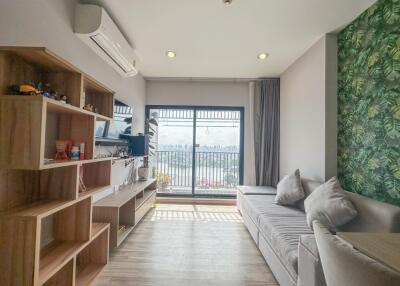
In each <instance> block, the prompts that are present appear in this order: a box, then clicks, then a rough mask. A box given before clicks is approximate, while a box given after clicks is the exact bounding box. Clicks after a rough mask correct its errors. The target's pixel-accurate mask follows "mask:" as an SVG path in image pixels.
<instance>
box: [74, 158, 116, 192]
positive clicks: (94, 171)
mask: <svg viewBox="0 0 400 286" xmlns="http://www.w3.org/2000/svg"><path fill="white" fill-rule="evenodd" d="M79 172H80V176H81V177H82V181H83V183H84V185H85V187H86V190H85V191H83V192H80V193H79V197H83V196H88V195H94V194H95V193H98V192H100V191H103V190H106V189H108V188H110V187H111V160H107V161H99V162H94V163H93V162H92V163H86V164H82V166H81V167H80V170H79Z"/></svg>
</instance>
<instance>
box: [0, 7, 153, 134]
mask: <svg viewBox="0 0 400 286" xmlns="http://www.w3.org/2000/svg"><path fill="white" fill-rule="evenodd" d="M76 3H77V0H1V3H0V45H2V46H7V45H8V46H41V47H42V46H44V47H47V48H49V49H50V50H51V51H53V52H54V53H56V54H57V55H59V56H61V57H62V58H64V59H65V60H67V61H69V62H71V63H73V64H74V65H75V66H77V67H78V68H79V69H81V70H82V71H84V72H86V73H87V74H89V75H91V76H93V77H94V78H96V79H97V80H99V81H101V82H102V83H104V84H105V85H107V86H108V87H109V88H111V89H112V90H114V91H115V92H116V97H117V98H118V99H120V100H121V101H123V102H125V103H127V104H129V105H132V106H133V107H134V111H135V115H134V116H135V124H134V131H135V132H140V131H143V127H144V106H145V86H146V83H145V80H144V79H143V77H142V76H141V75H138V76H135V77H134V78H129V79H123V78H122V77H121V76H120V75H119V74H118V73H117V72H116V71H114V70H113V69H112V68H111V67H110V66H109V65H107V64H106V63H105V62H104V61H103V60H102V59H101V58H100V57H99V56H97V55H96V54H95V53H94V52H93V51H92V50H91V49H90V48H89V47H87V46H86V45H85V44H84V43H83V42H82V41H81V40H79V39H78V38H77V37H76V36H75V35H74V33H73V21H74V9H75V5H76Z"/></svg>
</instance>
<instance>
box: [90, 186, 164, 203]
mask: <svg viewBox="0 0 400 286" xmlns="http://www.w3.org/2000/svg"><path fill="white" fill-rule="evenodd" d="M155 181H156V179H149V180H147V181H140V182H136V183H134V184H132V185H128V186H126V187H125V188H124V189H123V190H120V191H117V192H115V193H114V194H111V195H109V196H107V197H105V198H104V199H101V200H99V201H97V202H96V203H95V204H94V206H96V207H121V206H122V205H124V204H125V203H126V202H127V201H129V200H130V199H132V198H133V197H135V196H136V195H137V194H138V193H140V192H141V191H143V190H144V189H145V188H147V187H148V186H150V185H151V184H153V183H154V182H155Z"/></svg>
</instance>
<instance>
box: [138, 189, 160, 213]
mask: <svg viewBox="0 0 400 286" xmlns="http://www.w3.org/2000/svg"><path fill="white" fill-rule="evenodd" d="M155 192H156V190H146V191H144V195H143V197H141V198H137V199H136V207H135V210H138V209H139V208H140V207H141V206H143V204H144V203H146V202H147V200H148V199H149V198H151V196H152V195H153V194H154V193H155Z"/></svg>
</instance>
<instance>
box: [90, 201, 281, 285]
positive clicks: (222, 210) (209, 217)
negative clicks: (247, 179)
mask: <svg viewBox="0 0 400 286" xmlns="http://www.w3.org/2000/svg"><path fill="white" fill-rule="evenodd" d="M95 285H99V286H114V285H135V286H144V285H146V286H159V285H160V286H161V285H163V286H181V285H182V286H198V285H204V286H209V285H210V286H225V285H226V286H228V285H229V286H239V285H246V286H261V285H266V286H267V285H268V286H277V285H278V284H277V283H276V280H275V278H274V277H273V275H272V273H271V271H270V269H269V268H268V266H267V264H266V263H265V261H264V259H263V257H262V256H261V254H260V253H259V251H258V249H257V247H256V245H255V244H254V242H253V240H252V239H251V237H250V235H249V233H248V232H247V230H246V228H245V226H244V225H243V223H242V219H241V216H240V215H239V214H238V212H237V211H236V207H234V206H210V205H164V204H159V205H157V208H156V209H154V210H152V211H151V212H149V213H148V214H147V216H146V217H145V218H144V220H143V221H142V222H141V223H140V224H139V225H138V226H137V227H136V228H135V230H134V231H133V232H132V233H131V235H130V236H129V237H128V238H127V239H126V241H125V242H124V243H123V244H121V246H120V247H119V249H118V250H116V251H114V252H112V253H111V254H110V264H109V265H108V266H107V267H106V268H105V269H104V271H103V273H102V274H101V275H100V277H99V278H98V279H97V282H96V283H95Z"/></svg>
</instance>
